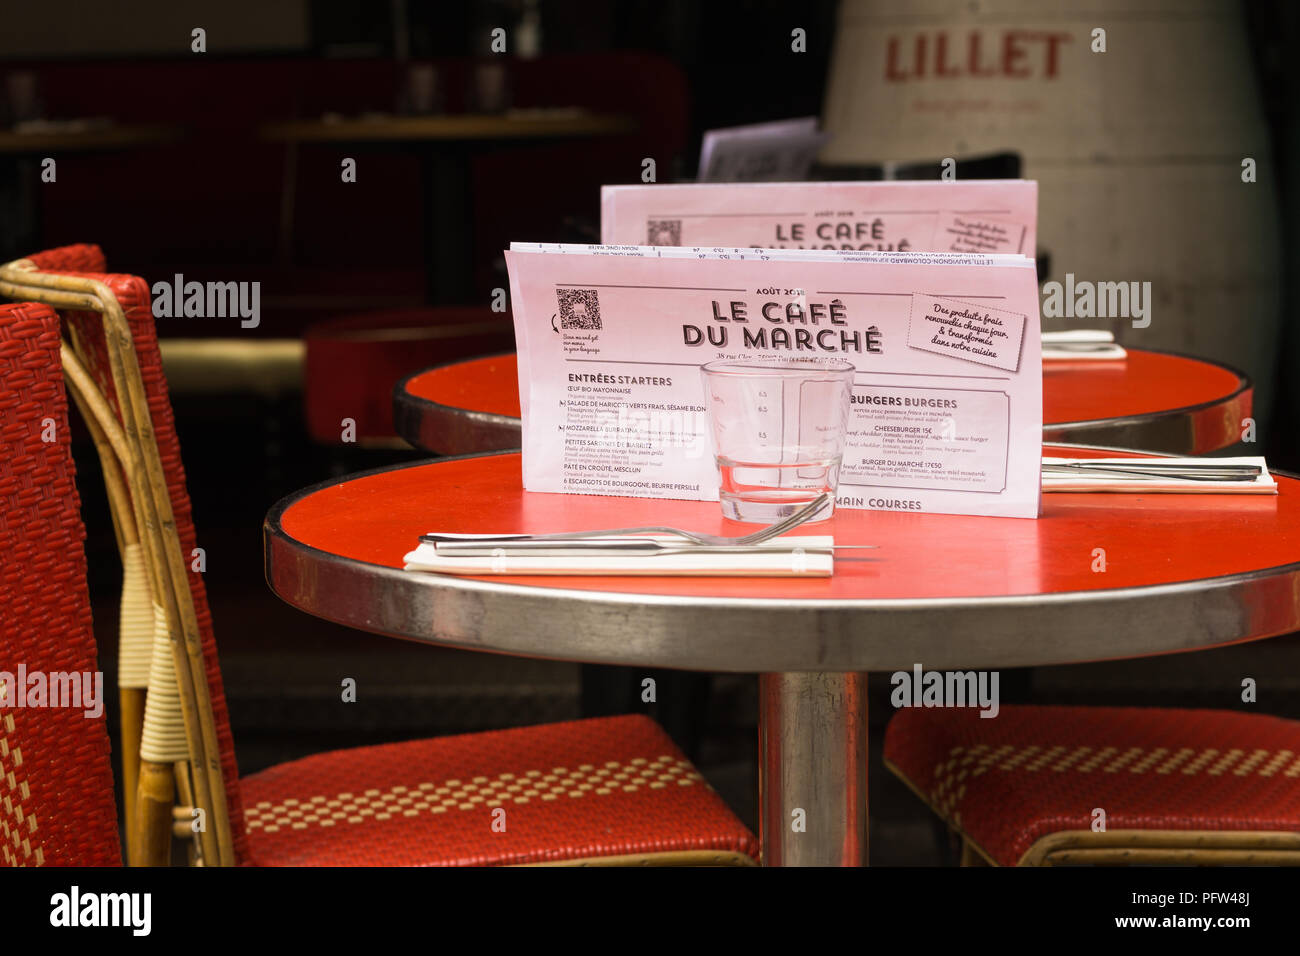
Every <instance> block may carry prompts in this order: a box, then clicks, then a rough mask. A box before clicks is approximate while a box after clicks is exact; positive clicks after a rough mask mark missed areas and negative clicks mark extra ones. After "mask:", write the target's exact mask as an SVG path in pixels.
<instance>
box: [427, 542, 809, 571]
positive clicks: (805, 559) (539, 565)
mask: <svg viewBox="0 0 1300 956" xmlns="http://www.w3.org/2000/svg"><path fill="white" fill-rule="evenodd" d="M443 544H446V543H445V542H444V543H443ZM452 545H453V547H451V548H447V547H445V546H440V544H439V543H438V542H434V541H421V542H420V545H419V547H417V548H416V549H415V550H414V551H412V552H410V553H409V554H407V555H406V557H405V559H404V560H405V562H406V570H408V571H433V572H438V573H442V574H518V575H532V574H561V575H587V574H596V575H638V576H645V575H654V576H661V575H662V576H683V575H691V576H697V577H829V576H830V575H831V573H832V570H833V566H834V559H835V542H834V538H832V537H831V536H830V535H790V536H786V537H781V538H773V539H771V540H769V541H764V542H762V543H760V544H749V545H742V546H734V545H722V546H711V545H698V544H691V543H688V542H687V543H684V542H683V541H682V539H681V538H676V537H673V536H671V535H641V536H621V537H610V538H587V539H582V540H574V541H542V542H536V541H531V542H516V543H513V544H512V543H511V542H510V541H509V540H508V539H504V538H503V539H499V540H497V541H495V542H483V541H478V542H476V541H472V540H470V541H457V542H452Z"/></svg>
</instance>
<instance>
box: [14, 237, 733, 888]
mask: <svg viewBox="0 0 1300 956" xmlns="http://www.w3.org/2000/svg"><path fill="white" fill-rule="evenodd" d="M60 254H61V255H67V254H66V253H60ZM80 256H81V258H83V259H91V260H92V261H93V257H91V256H89V255H87V254H84V253H82V254H80ZM49 261H50V260H49V258H46V257H33V258H32V259H28V260H19V261H18V262H16V263H10V264H9V265H7V266H4V267H0V293H2V294H4V295H7V296H10V297H25V298H34V299H40V300H42V301H46V302H49V303H50V304H53V305H55V306H58V307H60V308H61V309H64V310H65V318H66V325H67V327H68V330H69V333H70V338H71V339H72V348H70V349H69V350H68V352H69V353H70V356H71V358H70V361H69V363H68V365H69V367H70V368H75V367H76V365H77V363H78V362H80V363H82V364H84V366H85V370H86V375H85V376H83V378H90V379H93V381H94V384H96V385H97V386H98V389H99V392H100V394H101V396H102V399H103V401H102V405H103V406H104V407H110V408H112V409H113V410H114V411H115V412H116V414H117V415H118V416H119V419H120V426H121V427H120V429H118V430H117V431H119V432H120V437H119V438H118V439H117V440H118V443H119V444H121V445H123V446H124V447H122V448H120V449H118V451H117V453H118V456H119V458H120V460H121V463H122V472H123V474H124V481H125V485H126V487H127V488H128V489H129V497H130V510H131V516H132V517H134V519H135V526H136V528H137V529H139V530H140V534H139V539H140V543H141V546H142V551H143V552H144V555H145V559H146V560H145V564H146V571H147V576H148V578H149V580H150V587H151V593H152V597H153V604H154V610H155V614H154V617H155V620H156V621H158V622H159V624H160V627H159V628H158V633H159V636H158V637H156V638H155V640H154V653H153V656H152V665H151V673H150V678H149V688H148V695H147V705H146V714H145V722H144V731H143V734H142V738H143V744H142V762H141V771H140V782H139V787H138V795H137V803H136V806H135V809H134V814H135V815H134V824H135V825H134V833H135V839H134V840H133V841H132V844H131V859H132V862H136V863H162V862H165V861H166V858H167V854H168V852H169V842H168V841H167V839H166V836H167V834H169V833H170V832H171V821H172V794H171V787H172V778H171V773H170V768H171V765H172V764H173V763H176V764H179V765H180V766H181V768H182V771H183V772H182V773H180V774H179V775H177V777H176V784H177V785H178V786H179V787H180V789H181V791H182V798H183V799H186V800H190V799H192V801H193V805H194V806H196V807H199V808H202V809H203V810H204V811H205V814H206V820H207V822H208V825H207V826H206V827H205V828H203V829H202V830H200V832H199V833H198V834H197V840H198V843H199V847H198V859H199V860H200V861H202V862H203V863H204V864H205V865H223V864H231V863H237V862H238V863H253V864H262V865H276V864H296V865H305V864H314V863H323V864H338V863H353V864H391V863H409V864H475V863H477V864H493V863H539V862H558V863H566V862H567V863H574V862H588V863H602V864H604V863H668V864H680V863H739V864H748V863H752V862H754V860H755V858H756V857H757V842H756V841H755V839H754V837H753V835H752V834H750V833H749V831H748V830H747V829H746V828H745V827H744V826H743V825H742V824H741V823H740V822H739V821H738V820H737V819H736V818H735V817H734V815H733V814H731V812H730V811H729V810H728V809H727V808H726V806H725V805H724V804H723V803H722V801H721V800H720V799H719V798H718V797H717V795H716V794H714V793H713V792H712V791H711V790H710V789H709V788H708V787H707V785H705V784H704V783H703V780H702V778H701V777H700V776H699V774H698V773H697V772H696V771H695V769H694V768H693V767H691V765H690V764H689V762H688V761H686V760H685V758H684V757H683V756H682V755H681V754H680V752H679V751H677V749H676V748H675V747H674V746H673V745H672V743H671V742H670V741H669V740H668V738H667V736H666V735H665V734H663V732H662V731H661V730H660V729H659V728H658V727H657V726H656V725H654V723H653V722H652V721H649V720H648V719H646V718H643V717H639V716H628V717H618V718H608V719H601V720H589V721H577V722H572V723H566V724H553V725H546V726H542V727H531V728H523V729H518V730H509V731H500V732H494V733H489V734H472V735H466V736H463V737H452V738H443V739H438V740H426V741H416V742H412V743H405V744H393V745H387V746H383V747H369V748H358V749H354V750H347V751H336V752H332V753H327V754H319V755H316V756H313V757H309V758H305V759H304V760H300V761H295V762H293V763H291V764H286V765H283V766H281V767H276V768H272V769H271V770H268V771H264V772H263V773H260V774H256V775H253V776H252V777H249V778H246V779H244V780H240V779H239V778H238V775H237V772H236V770H235V762H234V747H233V742H232V740H231V737H230V731H229V721H228V719H227V716H226V711H225V703H224V695H223V693H222V687H221V678H220V671H219V668H218V665H217V657H216V645H215V641H214V639H213V636H212V628H211V619H210V616H209V615H208V612H207V603H206V596H205V593H204V590H203V586H202V577H201V574H199V573H197V572H191V571H190V570H189V565H188V563H187V556H188V555H189V554H190V553H191V551H192V549H193V548H194V544H195V536H194V528H193V523H192V521H191V519H190V508H189V498H188V494H187V492H186V490H185V479H184V473H183V470H182V468H181V464H180V450H179V444H178V442H177V440H176V434H175V428H174V426H173V422H172V416H171V408H170V404H169V402H168V399H167V390H166V382H165V380H164V378H163V375H162V369H161V362H160V359H159V352H158V345H157V339H156V334H155V330H154V326H153V319H152V314H151V311H150V307H149V290H148V287H147V285H146V284H145V283H144V281H143V280H141V279H139V278H136V277H132V276H120V275H118V276H115V275H103V274H78V273H60V272H50V271H45V270H42V269H40V268H38V264H45V263H48V262H49ZM83 384H84V383H83ZM112 432H113V429H112V428H111V427H109V428H107V429H105V439H106V440H105V442H104V444H103V445H101V449H102V448H105V447H107V448H110V449H111V448H112V447H113V444H114V437H113V435H112ZM118 510H120V507H118V506H115V513H117V511H118ZM117 521H118V523H119V524H124V523H126V521H125V520H124V518H123V516H122V515H120V514H118V515H117ZM164 634H165V635H166V637H165V638H164V637H162V635H164ZM169 663H170V665H171V666H170V668H169V666H168V665H169ZM172 688H174V690H172ZM162 692H165V693H162ZM159 696H162V697H165V698H167V700H164V703H166V702H168V701H170V702H171V703H173V704H174V709H177V710H179V711H180V714H181V718H182V720H181V721H180V722H179V723H181V724H183V726H178V725H177V724H178V722H177V721H175V720H174V719H172V720H171V721H170V723H169V722H168V721H167V720H165V719H164V720H163V721H162V722H161V723H160V724H159V727H160V728H161V729H160V731H159V732H158V733H157V734H151V731H150V728H151V725H153V724H154V723H155V722H154V721H153V720H152V717H153V712H154V711H155V710H158V711H159V712H161V711H162V710H164V708H156V707H155V699H156V698H158V697H159ZM151 746H152V749H151ZM244 806H248V812H247V814H245V812H244V809H243V808H244ZM501 811H505V812H504V813H502V812H501ZM181 816H182V818H183V821H182V822H183V825H184V826H186V827H188V824H189V814H188V811H183V812H182V814H181Z"/></svg>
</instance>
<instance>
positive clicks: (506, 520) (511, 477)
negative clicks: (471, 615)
mask: <svg viewBox="0 0 1300 956" xmlns="http://www.w3.org/2000/svg"><path fill="white" fill-rule="evenodd" d="M1044 453H1045V454H1051V453H1052V449H1051V447H1050V446H1048V447H1045V449H1044ZM1061 453H1062V454H1067V455H1069V454H1074V455H1078V456H1080V457H1089V456H1092V454H1093V453H1090V452H1088V451H1085V450H1082V449H1072V450H1068V451H1064V452H1061ZM1107 454H1116V453H1107ZM1278 482H1279V485H1280V494H1278V495H1277V496H1253V495H1213V494H1188V495H1164V494H1151V495H1140V494H1080V493H1075V494H1069V493H1052V494H1045V495H1044V496H1043V515H1042V517H1041V518H1039V519H1037V520H1033V519H1023V518H987V517H964V516H954V515H929V514H908V513H902V512H892V511H857V510H848V509H841V510H839V511H837V513H836V514H835V516H834V517H833V518H832V519H831V520H830V521H828V522H822V523H818V524H814V525H809V526H807V533H809V534H833V535H834V536H835V540H836V542H837V543H840V544H875V545H879V550H878V551H876V552H865V554H867V555H869V556H868V557H837V558H836V562H835V574H834V576H833V577H830V578H806V579H800V578H761V579H759V578H686V577H681V578H674V577H644V578H641V577H537V576H533V577H511V576H505V575H493V576H490V577H484V578H482V579H481V580H491V581H496V582H500V583H509V584H519V585H525V586H528V587H535V588H567V589H576V590H591V591H606V592H619V593H624V594H656V595H673V596H678V597H683V598H705V599H708V598H717V599H726V598H743V599H749V600H753V599H762V600H771V601H792V600H793V601H798V600H813V601H826V600H834V599H852V600H857V601H861V600H872V601H888V600H915V599H926V598H966V597H1001V596H1012V595H1043V594H1055V593H1061V592H1071V591H1094V590H1102V589H1113V588H1131V587H1142V586H1150V585H1161V584H1170V583H1178V582H1188V581H1197V580H1203V579H1210V578H1219V577H1222V576H1226V575H1238V574H1243V573H1246V572H1251V571H1256V570H1262V569H1268V568H1275V567H1280V566H1284V565H1288V564H1292V563H1295V562H1297V561H1300V480H1295V479H1291V478H1285V477H1279V478H1278ZM643 524H644V525H650V524H655V525H658V524H667V525H672V526H677V527H683V528H690V529H692V530H696V531H702V532H719V533H723V534H742V533H745V532H746V531H751V530H753V527H754V526H753V525H744V524H738V523H736V522H732V521H728V520H726V519H724V518H723V517H722V515H721V512H720V509H719V506H718V504H717V502H705V501H669V500H662V499H648V498H617V497H604V496H597V495H562V494H543V493H537V492H525V491H523V490H522V487H521V480H520V456H519V455H518V454H502V455H493V456H486V457H477V458H466V459H455V460H446V461H439V462H430V463H426V464H419V465H413V466H409V467H405V468H401V469H397V470H391V471H387V472H382V473H378V474H373V475H367V476H362V477H358V478H353V479H349V480H345V481H343V482H341V483H339V484H336V485H331V486H328V487H325V488H323V489H320V490H317V491H315V492H313V493H311V494H309V495H307V496H305V497H303V498H301V499H299V500H298V501H296V502H295V503H293V504H291V505H290V506H289V507H288V508H287V509H286V510H285V512H284V513H283V516H282V518H281V529H282V530H283V532H284V533H285V534H287V535H288V536H289V537H290V538H293V539H296V540H297V541H299V542H302V543H303V544H306V545H309V546H310V547H312V548H315V549H318V550H321V551H325V552H329V553H332V554H336V555H341V556H343V557H346V558H352V559H355V560H358V561H364V562H369V563H372V564H379V565H387V566H390V567H397V568H400V567H401V566H402V558H403V555H404V554H406V553H407V552H408V551H410V550H412V549H413V548H414V547H415V546H416V544H417V538H418V536H419V535H420V534H422V533H425V532H430V531H443V532H543V531H568V530H579V529H589V528H602V527H624V526H635V525H643ZM1097 548H1102V549H1104V550H1105V562H1106V570H1105V572H1104V573H1097V572H1094V571H1093V570H1092V569H1093V566H1094V563H1095V560H1096V554H1095V550H1094V549H1097ZM859 554H861V553H859ZM1189 599H1190V598H1189Z"/></svg>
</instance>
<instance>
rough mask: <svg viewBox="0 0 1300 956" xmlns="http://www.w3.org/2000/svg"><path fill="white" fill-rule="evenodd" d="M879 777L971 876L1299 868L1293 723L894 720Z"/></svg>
mask: <svg viewBox="0 0 1300 956" xmlns="http://www.w3.org/2000/svg"><path fill="white" fill-rule="evenodd" d="M884 757H885V765H886V766H887V767H888V768H889V769H890V770H891V771H893V772H894V773H895V774H897V775H898V776H899V777H900V778H901V779H902V780H903V782H904V783H906V784H907V785H908V786H909V787H910V788H911V789H912V790H913V791H914V792H915V793H916V794H917V796H919V797H920V798H921V799H922V800H924V801H925V802H926V803H927V804H929V806H930V807H931V809H933V810H934V811H935V813H937V814H939V816H940V817H942V818H943V819H944V820H945V821H946V822H947V823H948V825H949V826H950V827H951V828H952V829H954V830H956V831H957V832H958V833H959V834H960V835H961V837H962V840H963V850H962V862H963V864H968V865H984V864H994V865H998V866H1052V865H1065V864H1112V865H1117V864H1153V865H1166V866H1168V865H1176V864H1197V865H1205V864H1219V865H1233V866H1239V865H1246V864H1267V865H1290V866H1297V865H1300V722H1297V721H1294V720H1283V719H1281V718H1278V717H1268V716H1263V715H1256V714H1242V713H1237V712H1234V711H1223V710H1176V709H1158V708H1135V707H1134V708H1128V707H1125V708H1117V707H1022V706H1004V707H1003V708H1002V709H1001V710H1000V711H999V713H998V715H997V717H995V718H981V717H980V716H979V714H978V713H976V712H974V711H970V710H965V709H951V708H950V709H933V710H927V709H920V708H918V709H915V710H901V711H899V713H898V714H897V715H896V716H895V717H894V719H893V720H892V721H890V724H889V727H888V728H887V729H886V732H885V754H884Z"/></svg>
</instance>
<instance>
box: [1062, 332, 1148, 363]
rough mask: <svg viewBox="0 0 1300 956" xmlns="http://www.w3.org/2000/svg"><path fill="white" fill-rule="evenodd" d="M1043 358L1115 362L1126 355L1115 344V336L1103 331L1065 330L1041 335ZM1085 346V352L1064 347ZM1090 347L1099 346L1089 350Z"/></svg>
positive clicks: (1121, 347)
mask: <svg viewBox="0 0 1300 956" xmlns="http://www.w3.org/2000/svg"><path fill="white" fill-rule="evenodd" d="M1042 342H1043V358H1044V359H1049V360H1055V361H1066V360H1068V361H1071V362H1075V361H1077V362H1095V361H1099V360H1103V361H1115V360H1116V359H1122V358H1124V357H1126V356H1127V355H1128V352H1126V351H1124V348H1123V346H1120V345H1117V344H1116V343H1115V334H1114V333H1113V332H1107V331H1106V330H1105V329H1066V330H1064V331H1060V332H1044V333H1043V334H1042ZM1070 345H1086V346H1090V348H1088V349H1085V350H1078V349H1070V348H1067V347H1066V346H1070ZM1091 346H1099V347H1097V348H1091Z"/></svg>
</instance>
